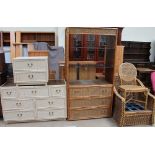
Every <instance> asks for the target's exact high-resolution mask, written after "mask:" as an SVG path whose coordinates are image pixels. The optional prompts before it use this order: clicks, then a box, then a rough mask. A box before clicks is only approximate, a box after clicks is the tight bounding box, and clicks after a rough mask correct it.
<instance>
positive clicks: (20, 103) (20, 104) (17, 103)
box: [2, 100, 34, 110]
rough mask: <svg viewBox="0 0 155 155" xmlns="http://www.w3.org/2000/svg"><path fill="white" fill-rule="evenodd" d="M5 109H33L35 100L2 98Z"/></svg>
mask: <svg viewBox="0 0 155 155" xmlns="http://www.w3.org/2000/svg"><path fill="white" fill-rule="evenodd" d="M2 106H3V110H33V109H34V102H33V100H2Z"/></svg>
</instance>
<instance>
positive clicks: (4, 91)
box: [1, 87, 17, 99]
mask: <svg viewBox="0 0 155 155" xmlns="http://www.w3.org/2000/svg"><path fill="white" fill-rule="evenodd" d="M1 97H2V99H5V98H6V99H8V98H17V89H16V87H7V88H4V87H1Z"/></svg>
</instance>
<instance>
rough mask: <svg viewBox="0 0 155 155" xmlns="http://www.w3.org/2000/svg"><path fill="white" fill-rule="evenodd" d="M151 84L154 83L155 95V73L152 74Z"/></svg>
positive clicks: (154, 90) (154, 91)
mask: <svg viewBox="0 0 155 155" xmlns="http://www.w3.org/2000/svg"><path fill="white" fill-rule="evenodd" d="M151 83H152V89H153V93H154V94H155V72H152V73H151Z"/></svg>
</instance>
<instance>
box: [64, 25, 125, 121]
mask: <svg viewBox="0 0 155 155" xmlns="http://www.w3.org/2000/svg"><path fill="white" fill-rule="evenodd" d="M117 37H118V28H67V29H66V39H65V40H66V47H65V49H66V52H65V54H66V55H65V63H66V66H65V71H66V81H67V108H68V120H80V119H92V118H103V117H111V116H112V103H113V82H114V74H115V71H116V70H117V69H115V66H118V65H115V64H116V63H117V60H115V53H116V50H118V48H116V47H117ZM118 53H119V52H118ZM122 61H123V60H122ZM98 74H100V75H98ZM98 77H100V78H98Z"/></svg>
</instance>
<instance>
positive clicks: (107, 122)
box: [0, 118, 151, 127]
mask: <svg viewBox="0 0 155 155" xmlns="http://www.w3.org/2000/svg"><path fill="white" fill-rule="evenodd" d="M0 127H117V125H116V123H115V121H114V120H113V119H112V118H103V119H91V120H80V121H65V120H64V121H48V122H31V123H15V124H6V123H4V121H3V120H2V119H1V120H0ZM148 127H149V126H148ZM150 127H151V126H150Z"/></svg>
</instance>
